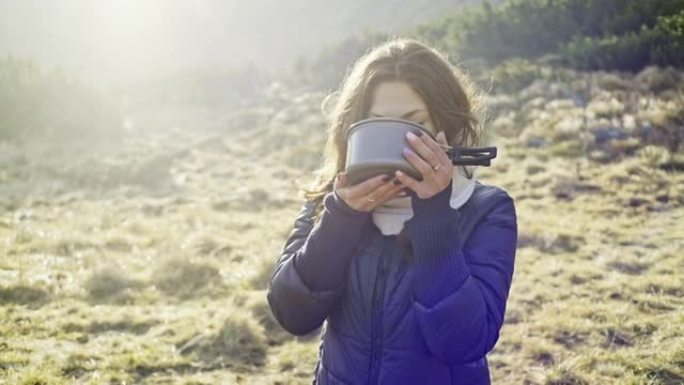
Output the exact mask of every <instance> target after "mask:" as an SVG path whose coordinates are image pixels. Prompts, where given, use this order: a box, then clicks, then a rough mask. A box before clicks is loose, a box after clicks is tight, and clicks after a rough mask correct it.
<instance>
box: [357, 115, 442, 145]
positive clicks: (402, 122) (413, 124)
mask: <svg viewBox="0 0 684 385" xmlns="http://www.w3.org/2000/svg"><path fill="white" fill-rule="evenodd" d="M378 121H390V122H395V123H400V124H405V125H409V126H413V127H416V128H417V129H419V130H421V131H423V132H424V133H427V134H428V135H430V137H431V138H432V139H435V137H434V136H433V135H432V132H430V130H428V129H427V128H426V127H425V126H421V125H420V124H418V123H415V122H412V121H410V120H405V119H401V118H387V117H383V118H367V119H362V120H359V121H357V122H354V123H352V124H351V125H350V126H349V129H348V130H347V135H346V139H347V140H349V136H351V134H352V133H353V132H354V131H356V130H357V129H358V128H359V127H360V126H362V125H364V124H366V123H372V122H378Z"/></svg>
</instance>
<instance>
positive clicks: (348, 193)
mask: <svg viewBox="0 0 684 385" xmlns="http://www.w3.org/2000/svg"><path fill="white" fill-rule="evenodd" d="M395 183H396V184H395ZM404 187H405V186H404V185H403V184H402V183H401V182H399V180H398V179H396V178H392V177H391V176H389V175H384V174H381V175H376V176H374V177H371V178H368V179H366V180H364V181H362V182H359V183H357V184H355V185H351V186H348V179H347V174H346V172H340V173H339V174H337V177H336V178H335V183H334V189H335V191H336V192H337V195H339V197H340V198H342V200H343V201H344V203H346V204H347V206H349V207H351V208H353V209H354V210H357V211H365V212H369V211H373V210H374V209H375V208H376V207H378V206H381V205H382V204H384V203H385V202H387V201H389V200H391V199H394V198H397V197H402V196H405V195H406V192H405V191H403V189H404Z"/></svg>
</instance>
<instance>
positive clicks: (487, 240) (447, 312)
mask: <svg viewBox="0 0 684 385" xmlns="http://www.w3.org/2000/svg"><path fill="white" fill-rule="evenodd" d="M450 190H451V188H450V187H448V188H447V189H445V190H444V191H442V192H441V193H438V194H437V195H435V196H433V197H432V198H429V199H420V200H417V199H414V203H413V205H414V211H415V215H414V217H413V218H411V219H410V220H409V221H407V224H406V226H407V232H408V236H409V238H410V239H411V243H412V244H413V249H414V254H415V255H416V266H415V268H416V276H415V277H416V278H415V281H414V286H413V296H414V297H413V308H414V311H415V313H416V317H417V320H418V324H419V326H420V329H421V333H422V335H423V337H424V340H425V343H426V345H427V347H428V349H429V350H430V351H431V353H432V354H433V355H434V356H435V357H436V358H437V359H439V360H440V361H442V362H443V363H445V364H458V363H467V362H471V361H474V360H477V359H481V358H482V357H484V356H485V355H486V354H487V353H488V352H489V351H491V350H492V349H493V348H494V345H495V344H496V342H497V340H498V338H499V330H500V328H501V326H502V324H503V320H504V312H505V309H506V300H507V298H508V294H509V290H510V286H511V281H512V278H513V270H514V260H515V250H516V243H517V221H516V212H515V206H514V202H513V199H512V198H511V197H510V196H509V195H508V194H507V193H506V192H505V191H504V190H498V193H497V194H492V195H491V196H489V197H488V199H494V200H495V201H489V204H488V205H487V206H488V207H489V208H488V209H487V210H488V211H487V212H486V213H485V214H484V216H483V217H482V218H481V219H480V221H479V222H478V223H477V225H476V226H475V228H474V229H473V231H472V233H471V235H470V237H469V238H468V241H467V242H466V243H465V244H463V240H462V239H461V234H460V231H459V221H460V219H459V216H460V211H458V210H454V209H453V208H451V207H450V206H449V196H450V194H451V191H450Z"/></svg>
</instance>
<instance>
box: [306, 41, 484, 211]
mask: <svg viewBox="0 0 684 385" xmlns="http://www.w3.org/2000/svg"><path fill="white" fill-rule="evenodd" d="M397 80H399V81H404V82H407V83H408V84H409V85H410V86H411V87H412V88H413V90H414V91H415V92H416V93H418V95H420V96H421V97H422V98H423V100H424V102H425V104H426V105H427V108H428V113H429V114H430V118H431V119H432V122H433V123H434V125H435V128H436V130H437V132H439V131H444V133H445V134H446V139H447V142H448V143H449V144H450V145H461V146H478V145H479V144H480V140H481V134H482V129H481V124H480V120H479V119H478V115H479V113H480V112H481V111H482V103H481V102H480V101H479V100H480V97H479V93H478V92H477V91H476V87H475V86H474V83H473V82H471V80H470V79H469V78H468V77H467V76H466V75H465V74H464V73H463V72H462V71H461V70H460V69H459V68H458V67H457V66H456V65H454V64H452V63H450V61H449V59H448V57H447V55H446V54H444V53H442V52H440V51H438V50H437V49H435V48H432V47H429V46H427V45H426V44H423V43H422V42H420V41H418V40H415V39H408V38H390V39H389V40H387V41H385V42H383V43H382V44H380V45H379V46H377V47H375V48H372V49H371V50H369V51H367V52H366V53H365V54H364V55H363V56H361V57H360V58H359V59H358V60H357V61H356V62H355V63H354V65H353V67H352V68H351V70H349V71H348V72H347V74H346V76H345V78H344V80H343V81H342V83H341V85H340V87H339V88H338V89H337V90H335V91H333V92H332V93H329V94H328V95H327V96H326V97H325V99H324V101H323V103H322V106H321V107H322V109H323V111H324V112H325V113H326V123H327V131H328V137H327V143H326V146H325V149H324V154H323V155H324V161H323V164H322V166H321V167H320V168H319V169H317V170H315V171H314V173H313V174H312V175H311V176H312V178H311V180H310V181H309V182H308V184H307V185H303V186H300V187H301V193H302V195H303V196H304V197H305V198H306V199H307V200H309V201H314V202H316V209H315V213H314V214H315V216H314V220H315V222H317V221H318V220H319V219H320V215H321V212H322V209H323V204H322V202H323V198H324V196H325V195H326V194H327V193H328V192H330V191H332V189H333V185H334V180H335V176H336V175H337V174H338V173H339V172H341V171H344V169H345V163H346V162H345V161H346V160H345V157H346V153H347V141H346V136H347V131H348V129H349V126H351V125H352V124H353V123H355V122H357V121H359V120H362V119H366V118H367V117H368V116H367V115H368V112H369V109H370V104H371V101H372V99H371V98H372V94H373V90H374V89H375V87H377V85H378V84H380V83H381V82H384V81H397ZM331 107H332V108H331ZM464 172H465V173H466V175H467V177H468V178H472V177H473V175H472V172H471V171H470V170H469V169H468V168H465V167H464Z"/></svg>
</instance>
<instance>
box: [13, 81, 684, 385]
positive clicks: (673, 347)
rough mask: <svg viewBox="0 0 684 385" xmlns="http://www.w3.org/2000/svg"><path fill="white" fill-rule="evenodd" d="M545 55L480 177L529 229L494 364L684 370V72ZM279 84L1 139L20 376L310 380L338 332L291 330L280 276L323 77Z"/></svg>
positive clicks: (500, 127)
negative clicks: (571, 65)
mask: <svg viewBox="0 0 684 385" xmlns="http://www.w3.org/2000/svg"><path fill="white" fill-rule="evenodd" d="M507 73H508V74H510V72H503V73H502V74H503V75H500V76H504V75H505V74H507ZM546 75H547V76H546V77H545V78H544V79H541V80H539V81H530V82H527V81H526V82H523V83H521V84H522V85H521V86H520V87H521V90H520V91H515V92H513V91H511V92H509V93H506V92H499V93H497V94H496V95H492V96H490V97H489V98H488V99H487V105H488V106H489V115H488V117H487V119H488V120H487V129H488V131H487V137H488V144H493V145H497V146H498V147H499V151H500V152H499V154H500V155H499V157H498V158H497V159H495V161H494V162H493V164H492V167H490V168H480V169H479V171H478V174H477V175H478V177H479V179H480V180H481V181H482V182H484V183H490V184H495V185H498V186H501V187H503V188H505V189H506V190H508V191H509V193H510V194H511V195H512V196H513V197H514V199H515V201H516V206H517V210H518V218H519V232H520V235H519V249H518V253H517V261H516V270H515V276H514V281H513V287H512V292H511V296H510V301H509V305H508V309H507V314H506V319H505V325H504V327H503V329H502V331H501V338H500V340H499V342H498V344H497V346H496V348H495V349H494V351H493V352H492V353H491V354H490V356H489V359H490V363H491V371H492V377H493V382H494V383H495V384H556V385H560V384H679V383H682V381H684V340H682V338H681V337H680V336H681V335H684V326H683V325H684V310H683V309H684V300H682V298H684V289H683V287H684V277H683V276H682V271H683V268H684V260H683V259H682V255H683V252H684V240H683V239H682V235H681V234H684V158H683V155H684V154H683V152H684V151H683V149H682V146H683V144H682V143H683V142H684V121H682V116H683V115H684V114H682V111H684V88H682V81H681V80H682V76H684V74H682V73H681V72H678V71H675V70H659V69H655V68H648V69H646V70H644V71H642V72H640V73H638V74H636V75H625V74H620V73H602V72H601V73H598V72H597V73H579V72H571V71H557V72H554V71H551V72H550V73H547V74H546ZM519 78H520V77H519V76H518V77H516V79H519ZM512 89H514V88H512ZM266 95H267V97H266V98H265V99H264V101H263V103H262V104H261V105H259V106H255V107H251V108H245V109H243V110H240V111H239V112H237V113H232V115H225V116H222V117H221V118H220V119H219V120H212V121H206V120H200V119H193V115H192V112H191V111H189V112H188V114H187V115H185V116H184V120H183V121H182V122H181V123H179V124H177V125H171V128H169V129H168V130H167V131H164V133H160V132H159V131H155V130H149V131H146V130H144V129H143V128H144V127H141V129H140V130H139V131H135V132H131V133H130V134H129V135H127V136H124V137H122V138H120V139H119V140H111V141H107V142H106V143H102V142H99V143H98V142H89V141H87V140H84V141H83V142H80V143H79V142H77V141H70V142H68V143H54V142H50V143H26V144H21V145H20V144H9V143H4V144H2V149H1V151H0V197H1V198H0V336H2V338H1V339H0V383H1V384H15V383H19V384H67V383H68V384H72V383H76V384H101V383H108V384H124V383H125V384H130V383H143V384H161V383H164V384H168V383H174V384H215V383H223V384H230V383H235V384H302V385H303V384H308V383H310V381H311V379H310V376H311V372H312V370H313V367H314V363H315V359H316V349H317V346H318V336H317V335H316V334H315V333H313V334H312V335H310V336H308V337H292V336H289V335H288V334H287V333H285V332H284V331H283V330H282V329H280V328H279V326H278V325H277V323H276V322H275V321H274V319H273V318H272V316H271V314H270V310H269V309H268V306H267V304H266V299H265V290H266V288H267V282H268V278H269V276H270V274H271V272H272V269H273V267H274V262H275V260H276V258H277V257H278V255H279V253H280V252H281V250H282V246H283V243H284V241H285V238H286V236H287V234H288V233H289V231H290V230H291V227H292V223H293V220H294V216H295V214H296V212H297V210H298V209H299V206H300V204H301V203H302V201H301V200H300V198H299V196H298V195H297V189H296V187H297V186H296V184H295V181H296V180H297V178H299V177H301V176H303V175H304V174H305V173H306V172H308V171H310V170H312V169H313V168H314V167H315V166H316V165H318V164H319V159H320V158H319V157H320V150H321V149H322V147H323V143H324V140H325V137H324V134H325V132H324V131H325V129H324V126H323V116H322V115H321V112H320V108H319V105H320V102H321V100H322V95H321V94H316V93H312V94H290V93H289V91H288V90H287V89H285V88H282V87H278V86H273V87H272V88H270V89H269V90H268V91H267V92H266ZM202 116H203V117H204V115H202ZM214 116H215V115H214ZM149 119H151V120H153V118H149ZM151 120H150V121H151ZM146 122H148V123H146V124H152V123H149V121H146ZM193 122H195V124H194V125H193ZM139 124H140V123H138V125H139ZM138 125H136V122H133V127H137V126H138ZM190 127H191V128H192V129H189V128H190Z"/></svg>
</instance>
